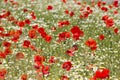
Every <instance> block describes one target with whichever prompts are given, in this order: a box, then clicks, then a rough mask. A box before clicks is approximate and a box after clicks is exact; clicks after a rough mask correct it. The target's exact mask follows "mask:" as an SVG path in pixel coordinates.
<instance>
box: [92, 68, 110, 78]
mask: <svg viewBox="0 0 120 80" xmlns="http://www.w3.org/2000/svg"><path fill="white" fill-rule="evenodd" d="M109 74H110V70H109V69H107V68H103V69H98V70H97V71H96V72H95V74H94V77H95V78H97V79H105V78H109Z"/></svg>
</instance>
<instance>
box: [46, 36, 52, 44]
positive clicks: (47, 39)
mask: <svg viewBox="0 0 120 80" xmlns="http://www.w3.org/2000/svg"><path fill="white" fill-rule="evenodd" d="M51 40H52V36H50V35H46V37H45V41H46V42H48V43H49V42H50V41H51Z"/></svg>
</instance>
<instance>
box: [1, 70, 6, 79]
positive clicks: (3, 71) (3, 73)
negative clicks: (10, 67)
mask: <svg viewBox="0 0 120 80" xmlns="http://www.w3.org/2000/svg"><path fill="white" fill-rule="evenodd" d="M6 74H7V70H6V69H0V80H4V79H5V75H6Z"/></svg>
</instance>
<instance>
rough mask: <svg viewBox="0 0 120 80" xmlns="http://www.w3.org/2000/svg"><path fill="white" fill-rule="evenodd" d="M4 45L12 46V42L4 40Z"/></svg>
mask: <svg viewBox="0 0 120 80" xmlns="http://www.w3.org/2000/svg"><path fill="white" fill-rule="evenodd" d="M3 46H4V47H10V46H11V43H10V42H8V41H4V42H3Z"/></svg>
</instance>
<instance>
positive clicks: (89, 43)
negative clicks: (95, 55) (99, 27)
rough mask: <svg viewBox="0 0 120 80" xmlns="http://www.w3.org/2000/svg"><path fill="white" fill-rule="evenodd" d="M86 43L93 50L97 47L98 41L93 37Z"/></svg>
mask: <svg viewBox="0 0 120 80" xmlns="http://www.w3.org/2000/svg"><path fill="white" fill-rule="evenodd" d="M85 44H86V45H87V46H88V47H90V48H91V50H96V49H97V43H96V41H95V40H94V39H92V38H89V39H88V40H87V41H86V42H85Z"/></svg>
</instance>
